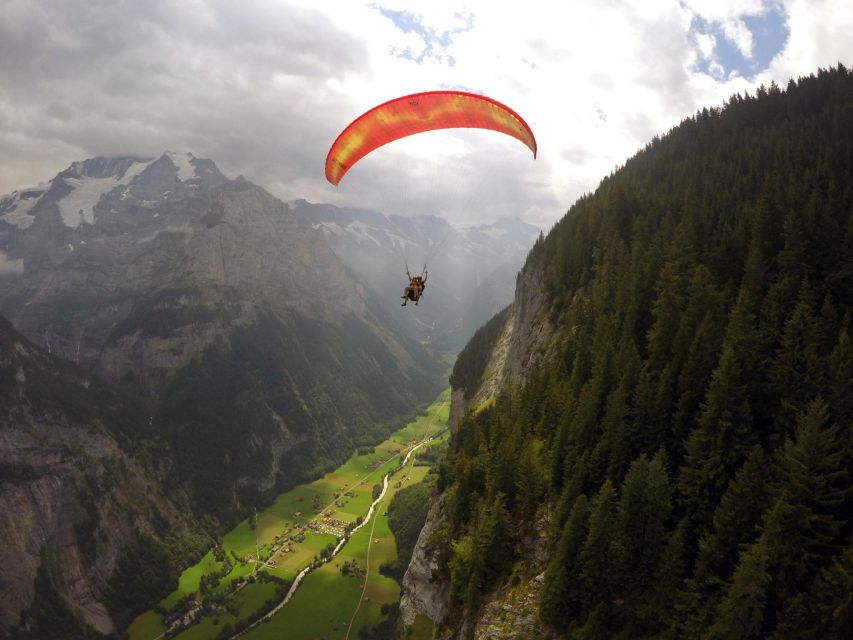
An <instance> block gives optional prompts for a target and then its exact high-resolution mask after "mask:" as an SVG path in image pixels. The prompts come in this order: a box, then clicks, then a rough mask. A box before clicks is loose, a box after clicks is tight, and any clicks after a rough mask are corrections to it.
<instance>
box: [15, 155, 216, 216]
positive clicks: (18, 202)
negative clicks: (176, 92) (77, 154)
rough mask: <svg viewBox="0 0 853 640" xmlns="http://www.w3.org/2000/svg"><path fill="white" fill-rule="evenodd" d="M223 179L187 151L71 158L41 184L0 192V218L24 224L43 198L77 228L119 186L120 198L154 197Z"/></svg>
mask: <svg viewBox="0 0 853 640" xmlns="http://www.w3.org/2000/svg"><path fill="white" fill-rule="evenodd" d="M227 180H228V179H227V178H226V177H225V176H224V175H223V174H222V172H220V171H219V169H218V167H217V166H216V164H215V163H214V162H213V161H212V160H209V159H206V158H197V157H195V156H194V155H193V154H192V153H191V152H189V151H165V152H163V153H162V154H161V155H160V156H158V157H156V158H152V157H142V156H116V157H95V158H89V159H87V160H78V161H75V162H72V163H71V165H70V166H69V167H68V168H67V169H65V170H63V171H61V172H59V173H58V174H57V175H56V177H55V178H53V179H52V180H51V181H49V182H48V183H46V184H44V185H40V186H39V187H33V188H29V189H23V190H21V191H13V192H12V193H11V194H9V195H7V196H0V221H2V222H5V223H7V224H9V225H11V226H13V227H17V228H18V229H22V230H23V229H27V228H28V227H29V226H30V225H32V224H33V222H34V221H35V219H36V216H37V214H38V209H37V207H38V205H39V203H40V202H42V200H44V201H45V202H48V201H50V202H53V203H54V204H55V205H56V207H57V208H58V209H59V215H60V218H61V220H62V223H63V224H64V225H65V226H66V227H69V228H71V229H76V228H78V227H79V226H80V225H81V224H84V223H85V224H94V222H95V218H96V212H95V207H96V206H97V205H98V203H99V202H101V199H102V198H103V197H104V196H106V195H108V194H111V193H113V192H114V191H115V190H116V189H119V188H121V189H123V191H122V193H121V195H119V197H120V198H121V199H122V200H124V199H125V198H126V197H127V196H128V195H129V194H132V193H133V192H134V191H138V192H139V197H140V198H141V199H144V200H148V201H153V200H160V199H162V198H165V197H166V196H169V195H170V194H175V193H176V192H179V191H181V190H183V189H189V190H197V189H206V188H210V187H214V186H217V185H220V184H222V183H224V182H227ZM48 194H50V197H46V196H48ZM173 197H174V195H173Z"/></svg>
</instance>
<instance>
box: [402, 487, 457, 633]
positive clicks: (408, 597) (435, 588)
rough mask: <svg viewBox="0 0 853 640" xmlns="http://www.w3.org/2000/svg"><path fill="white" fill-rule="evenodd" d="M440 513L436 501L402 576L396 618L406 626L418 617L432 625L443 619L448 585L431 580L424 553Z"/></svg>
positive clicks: (430, 561)
mask: <svg viewBox="0 0 853 640" xmlns="http://www.w3.org/2000/svg"><path fill="white" fill-rule="evenodd" d="M441 509H442V501H441V500H436V501H435V502H434V503H433V504H432V506H431V507H430V510H429V513H427V519H426V523H425V524H424V527H423V529H421V533H420V535H419V536H418V541H417V543H415V548H414V550H413V552H412V560H411V562H409V568H408V569H407V570H406V574H405V575H404V576H403V585H402V591H401V595H400V615H401V617H402V618H403V622H404V623H405V624H406V625H407V626H410V625H411V624H413V623H414V621H415V618H416V617H417V615H418V614H421V615H424V616H426V617H427V618H429V619H430V620H432V621H433V622H435V623H436V624H440V623H441V621H442V620H444V616H445V615H447V603H448V600H449V597H450V589H449V585H447V584H443V583H441V582H439V581H436V580H433V571H434V570H435V569H436V563H435V561H434V560H433V559H432V557H431V555H430V552H429V549H428V546H429V541H430V538H431V537H432V534H433V532H434V531H435V529H436V528H437V527H439V526H440V525H441V522H442V515H441Z"/></svg>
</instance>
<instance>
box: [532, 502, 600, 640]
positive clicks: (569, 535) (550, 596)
mask: <svg viewBox="0 0 853 640" xmlns="http://www.w3.org/2000/svg"><path fill="white" fill-rule="evenodd" d="M588 518H589V500H587V497H586V496H585V495H581V496H579V497H578V499H577V500H575V503H574V506H573V507H572V511H571V515H570V516H569V518H568V520H567V521H566V525H565V526H564V527H563V531H562V534H561V535H560V539H559V542H558V543H557V547H556V548H555V550H554V555H553V556H552V558H551V561H550V562H549V563H548V568H547V570H546V572H545V585H544V588H543V590H542V601H541V604H540V612H541V615H542V619H543V620H544V621H545V622H547V623H548V624H550V625H551V626H552V627H554V628H555V629H556V630H558V631H565V630H566V629H567V628H568V626H569V624H570V623H571V622H572V621H573V620H575V619H577V617H578V616H579V614H580V611H581V599H582V592H581V589H580V580H579V579H578V578H579V575H580V561H579V559H580V551H581V547H582V545H583V543H584V540H586V537H587V533H588V531H587V521H588Z"/></svg>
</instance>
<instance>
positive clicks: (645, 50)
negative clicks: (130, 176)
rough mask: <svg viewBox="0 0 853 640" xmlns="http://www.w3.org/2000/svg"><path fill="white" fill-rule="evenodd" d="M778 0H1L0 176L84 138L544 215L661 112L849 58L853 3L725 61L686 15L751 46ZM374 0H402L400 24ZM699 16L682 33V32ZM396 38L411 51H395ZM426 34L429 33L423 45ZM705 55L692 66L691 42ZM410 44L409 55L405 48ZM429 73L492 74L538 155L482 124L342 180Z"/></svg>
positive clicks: (350, 200)
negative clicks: (328, 173)
mask: <svg viewBox="0 0 853 640" xmlns="http://www.w3.org/2000/svg"><path fill="white" fill-rule="evenodd" d="M771 6H776V3H775V2H773V1H772V0H623V1H621V2H620V1H614V2H607V3H602V2H598V1H596V0H585V1H581V0H568V1H566V2H562V3H557V2H553V0H528V1H526V2H524V3H523V4H521V5H518V4H516V5H507V4H506V3H499V2H493V1H485V0H480V1H475V2H467V3H466V2H459V1H458V0H433V1H432V2H430V3H414V2H404V1H402V0H366V1H362V2H359V1H356V0H327V1H326V2H321V3H318V2H316V1H315V0H293V1H272V0H269V1H260V0H258V1H256V2H252V3H244V4H239V5H238V4H237V3H233V2H230V1H228V0H215V1H214V0H211V1H208V2H201V1H196V2H193V3H188V2H186V1H185V0H157V1H156V2H151V3H132V4H127V3H117V4H114V5H110V4H105V5H97V6H93V5H92V4H91V3H89V2H86V1H84V0H76V1H71V0H69V1H67V2H63V3H58V4H57V3H49V2H47V0H41V1H37V0H8V1H7V3H6V5H5V6H4V11H3V13H2V14H0V157H2V158H3V159H4V162H3V171H2V172H0V193H3V192H8V191H11V190H12V189H15V188H18V187H20V186H22V185H25V184H32V183H37V182H39V181H41V180H43V179H45V178H49V177H51V176H52V174H53V173H55V172H56V171H58V170H60V169H62V168H64V166H67V165H68V164H69V163H70V162H71V161H72V160H77V159H81V158H84V157H89V156H92V155H98V154H121V153H127V154H136V155H159V153H161V152H162V151H163V150H164V149H168V148H182V149H189V150H191V151H192V152H193V153H194V154H195V155H196V156H199V157H211V158H213V159H214V160H215V161H216V162H217V163H218V164H219V165H220V167H221V168H222V169H223V170H224V171H225V172H226V173H228V174H230V175H236V174H237V173H242V174H244V175H246V177H247V178H249V179H251V180H253V181H255V182H257V183H259V184H261V185H263V186H265V187H267V188H268V189H270V190H271V191H272V192H273V193H275V194H276V195H278V196H280V197H282V198H284V199H295V198H307V199H309V200H313V201H326V202H334V203H337V204H346V205H354V206H363V207H370V208H376V209H380V210H383V211H386V212H388V213H423V212H435V213H439V214H446V215H449V216H451V217H452V218H454V219H455V220H457V221H459V222H460V223H465V224H467V223H476V222H480V221H485V220H487V219H488V218H489V217H492V216H505V215H512V214H522V215H528V216H530V219H531V222H534V223H537V224H540V225H543V226H546V227H547V225H548V224H549V223H550V222H552V221H554V220H555V219H557V218H558V217H559V216H561V215H562V213H563V212H564V211H565V210H566V209H567V208H568V207H569V206H570V205H571V203H572V202H573V201H574V200H575V199H576V198H577V197H578V196H579V195H581V194H583V193H584V192H587V191H590V190H592V189H594V188H595V187H596V186H597V184H598V181H599V180H600V179H601V178H602V177H603V176H604V175H606V174H608V173H609V172H610V171H611V170H612V169H613V168H614V167H615V166H617V165H619V164H621V163H623V162H624V161H625V160H626V159H627V157H629V156H630V155H632V154H633V153H634V152H635V151H636V150H638V149H640V148H642V147H643V146H644V145H645V144H646V143H647V142H648V141H649V139H651V138H652V137H653V136H654V135H656V134H661V133H664V132H666V131H667V130H668V129H669V128H670V127H672V126H673V125H675V124H677V123H678V122H679V121H680V120H681V119H683V118H684V117H686V116H689V115H691V114H692V113H694V112H695V111H696V110H697V109H700V108H701V107H703V106H709V105H714V104H719V103H721V102H722V101H723V100H725V99H726V98H727V97H728V96H729V95H730V94H731V93H733V92H735V91H738V92H743V91H746V90H752V89H754V88H755V86H757V84H759V83H761V82H765V83H767V82H769V81H770V80H776V81H777V82H778V83H780V84H783V85H784V84H785V83H787V80H788V79H789V78H790V77H792V76H797V75H801V74H806V73H809V72H813V71H815V70H816V68H817V67H818V66H829V65H834V64H836V63H837V62H838V61H839V60H840V61H843V62H845V63H846V64H849V63H850V62H853V60H851V56H853V53H851V52H853V35H851V34H853V3H850V2H849V0H791V1H790V2H786V3H784V7H783V8H784V12H785V14H786V15H787V16H788V19H789V27H790V30H791V34H790V38H789V40H788V43H787V47H786V49H785V50H784V51H782V52H781V53H780V54H779V55H778V56H777V57H776V58H775V59H774V60H773V62H772V63H771V65H770V67H769V68H768V69H767V70H765V71H763V72H761V73H759V74H758V75H757V76H756V77H755V78H754V80H753V81H747V80H746V79H744V78H741V77H736V76H731V75H729V76H727V75H726V70H725V69H723V68H722V66H720V63H719V60H716V59H715V58H714V45H715V41H714V39H713V35H711V34H706V35H704V36H703V35H697V34H695V33H694V34H693V35H692V36H691V25H692V23H693V21H694V18H695V17H697V16H699V17H701V18H702V19H703V20H705V21H706V23H708V24H711V23H713V24H714V25H717V26H718V27H719V29H720V31H719V32H716V31H715V33H718V35H719V33H722V34H723V35H724V36H725V37H726V38H727V39H728V40H731V42H732V43H733V44H735V45H736V46H737V47H738V48H739V50H740V51H741V52H742V53H743V54H744V55H748V54H752V53H754V49H755V39H754V37H753V34H751V33H750V32H749V30H748V29H747V26H746V25H747V23H746V22H744V18H745V17H748V16H758V15H763V13H764V12H766V11H768V10H769V8H770V7H771ZM380 8H382V9H387V10H391V11H408V12H410V13H411V14H412V15H411V16H410V17H409V19H410V20H411V21H412V24H414V25H417V29H415V30H408V31H406V30H404V29H400V28H398V27H397V26H395V24H394V21H393V20H392V19H391V18H390V17H388V15H383V14H382V12H380ZM694 36H695V37H694ZM403 53H406V55H401V54H403ZM424 54H426V55H424ZM699 57H702V58H703V59H704V60H706V61H707V62H708V64H707V65H706V67H705V68H706V69H707V70H708V71H709V72H710V75H709V73H703V72H702V71H701V70H700V69H699V68H697V65H696V61H697V58H699ZM418 59H420V60H421V61H420V63H419V62H417V61H416V60H418ZM440 87H454V88H467V89H469V90H473V91H479V92H483V93H485V94H487V95H490V96H492V97H494V98H496V99H498V100H500V101H502V102H504V103H506V104H507V105H509V106H510V107H512V108H513V109H515V110H516V111H518V112H519V113H520V114H521V115H522V116H523V117H524V118H525V119H526V120H527V122H528V123H529V124H530V125H531V127H532V128H533V131H534V133H535V134H536V137H537V140H538V142H539V149H540V153H539V157H538V159H537V160H536V161H535V162H534V161H533V160H532V159H531V157H530V154H529V152H528V151H527V150H526V149H525V148H524V147H523V146H522V145H520V144H519V143H518V142H517V141H515V140H512V139H509V138H506V137H503V136H500V135H498V134H495V133H493V132H483V131H476V132H474V131H453V132H433V133H429V134H423V135H421V136H415V137H412V138H410V139H407V140H404V141H399V142H395V143H393V144H391V145H388V146H387V147H385V148H383V149H382V150H380V151H378V152H376V153H374V154H371V155H370V156H368V157H367V158H365V159H364V160H362V162H361V163H359V164H358V165H357V166H356V167H355V168H354V169H353V170H352V171H350V173H349V174H348V175H347V176H346V178H345V179H344V180H343V182H342V183H341V186H340V188H338V189H335V188H333V187H331V186H330V185H328V183H326V182H325V179H324V176H323V161H324V159H325V155H326V152H327V150H328V147H329V146H330V145H331V143H332V141H333V140H334V138H335V136H336V135H337V133H338V132H339V131H340V130H341V129H342V128H343V127H344V126H346V125H347V124H348V123H349V122H350V121H351V120H352V119H354V118H355V117H356V116H358V115H359V114H360V113H362V112H363V111H365V110H366V109H368V108H370V107H372V106H374V105H376V104H378V103H380V102H382V101H384V100H387V99H390V98H392V97H395V96H399V95H403V94H405V93H410V92H416V91H424V90H430V89H435V88H440Z"/></svg>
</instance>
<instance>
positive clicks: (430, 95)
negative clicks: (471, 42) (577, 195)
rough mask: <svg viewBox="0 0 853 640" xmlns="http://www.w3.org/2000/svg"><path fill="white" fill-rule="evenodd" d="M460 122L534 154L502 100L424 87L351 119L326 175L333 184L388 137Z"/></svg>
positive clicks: (528, 134) (525, 131)
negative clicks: (496, 134) (512, 140)
mask: <svg viewBox="0 0 853 640" xmlns="http://www.w3.org/2000/svg"><path fill="white" fill-rule="evenodd" d="M460 127H461V128H474V129H491V130H493V131H499V132H500V133H505V134H507V135H509V136H512V137H513V138H517V139H518V140H520V141H521V142H523V143H524V144H525V145H527V146H528V147H529V148H530V150H531V151H532V152H533V157H534V158H535V157H536V138H534V137H533V132H532V131H531V130H530V127H528V126H527V123H526V122H525V121H524V120H523V119H522V118H521V116H519V115H518V114H517V113H516V112H515V111H513V110H512V109H510V108H509V107H507V106H506V105H503V104H501V103H500V102H498V101H497V100H492V99H491V98H487V97H485V96H481V95H477V94H475V93H467V92H465V91H427V92H425V93H414V94H412V95H410V96H403V97H402V98H395V99H394V100H389V101H388V102H385V103H383V104H380V105H379V106H378V107H374V108H373V109H371V110H370V111H367V112H365V113H364V114H362V115H360V116H359V117H358V118H356V119H355V120H353V122H352V123H351V124H350V125H349V126H348V127H347V128H346V129H344V130H343V131H342V132H341V134H340V135H339V136H338V137H337V139H336V140H335V142H334V144H332V148H331V149H329V154H328V155H327V156H326V179H327V180H328V181H329V182H331V183H332V184H334V185H337V184H338V183H339V182H340V181H341V178H343V177H344V174H345V173H346V172H347V171H349V170H350V168H352V166H353V165H354V164H355V163H356V162H358V161H359V160H361V159H362V158H363V157H364V156H366V155H367V154H368V153H370V152H371V151H373V150H374V149H377V148H379V147H381V146H382V145H384V144H388V143H389V142H392V141H394V140H398V139H400V138H405V137H406V136H410V135H413V134H415V133H421V132H422V131H432V130H434V129H452V128H460Z"/></svg>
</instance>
